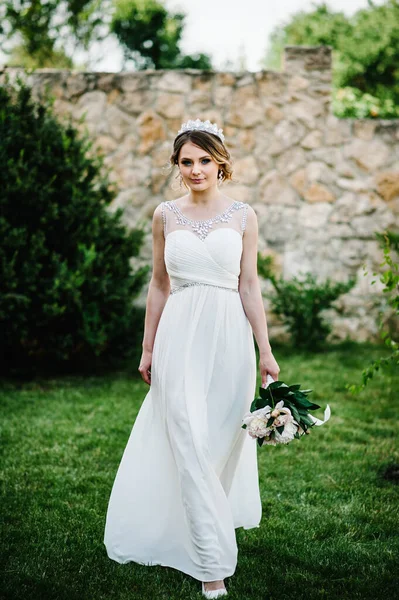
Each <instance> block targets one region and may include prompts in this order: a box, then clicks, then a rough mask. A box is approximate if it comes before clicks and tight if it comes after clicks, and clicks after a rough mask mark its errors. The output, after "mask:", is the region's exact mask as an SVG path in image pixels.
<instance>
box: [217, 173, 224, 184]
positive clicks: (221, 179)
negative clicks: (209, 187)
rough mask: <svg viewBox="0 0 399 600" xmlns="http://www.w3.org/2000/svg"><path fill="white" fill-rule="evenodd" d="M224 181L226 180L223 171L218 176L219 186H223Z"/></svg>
mask: <svg viewBox="0 0 399 600" xmlns="http://www.w3.org/2000/svg"><path fill="white" fill-rule="evenodd" d="M223 179H224V177H223V171H219V175H218V180H219V181H218V185H221V184H222V182H223Z"/></svg>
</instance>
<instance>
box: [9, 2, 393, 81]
mask: <svg viewBox="0 0 399 600" xmlns="http://www.w3.org/2000/svg"><path fill="white" fill-rule="evenodd" d="M315 3H316V2H314V0H273V1H271V0H164V6H166V8H167V9H168V10H170V11H171V12H177V11H179V12H183V13H184V14H185V15H186V20H185V28H184V32H183V37H182V41H181V44H180V48H181V51H182V52H183V53H184V54H195V53H198V52H204V53H205V54H209V55H210V56H211V59H212V66H213V67H214V68H215V69H216V70H224V68H225V67H226V64H227V61H230V62H233V64H234V65H238V64H239V63H240V64H243V67H242V68H243V69H245V70H248V71H260V70H261V69H262V64H261V59H262V58H263V57H264V56H265V54H266V50H267V42H268V37H269V35H270V33H271V32H272V30H273V29H274V28H275V27H276V25H281V24H283V23H284V22H286V21H287V20H288V19H289V17H290V15H292V14H293V13H295V12H298V11H299V10H304V11H310V10H311V9H312V7H313V6H314V4H315ZM320 3H321V0H320V1H318V2H317V4H320ZM383 3H384V0H374V4H383ZM327 4H328V6H329V7H330V8H331V9H332V10H334V11H343V12H344V13H345V14H346V15H348V16H350V15H352V14H353V13H354V12H356V11H357V10H358V9H360V8H366V7H367V0H327ZM90 56H91V57H92V58H93V60H92V62H91V65H90V68H91V69H92V70H95V71H108V72H118V71H120V70H121V69H122V64H123V55H122V51H121V49H120V47H119V46H118V43H117V41H116V39H113V36H109V38H108V39H107V40H105V41H104V42H103V43H102V44H101V45H100V44H96V45H94V46H93V48H92V50H91V52H90ZM74 58H75V59H76V60H77V62H80V59H83V55H82V56H79V54H76V55H75V56H74ZM3 60H4V56H1V55H0V62H2V61H3Z"/></svg>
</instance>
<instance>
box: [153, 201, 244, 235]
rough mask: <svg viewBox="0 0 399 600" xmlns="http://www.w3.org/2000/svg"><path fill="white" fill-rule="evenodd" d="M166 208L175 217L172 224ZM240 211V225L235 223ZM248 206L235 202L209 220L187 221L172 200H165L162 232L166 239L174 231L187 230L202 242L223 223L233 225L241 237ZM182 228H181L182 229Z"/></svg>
mask: <svg viewBox="0 0 399 600" xmlns="http://www.w3.org/2000/svg"><path fill="white" fill-rule="evenodd" d="M166 208H168V209H169V211H171V212H172V213H174V215H175V221H174V223H172V222H171V220H170V219H169V218H168V217H167V212H166ZM240 210H242V217H241V221H240V223H239V222H238V221H237V218H236V216H235V215H236V214H237V215H238V211H240ZM247 212H248V204H246V203H244V202H240V201H238V200H235V201H234V202H233V203H232V204H230V206H228V207H227V208H226V209H225V210H224V211H223V212H222V213H220V214H218V215H215V216H214V217H211V218H210V219H206V220H202V221H198V220H193V219H189V218H188V217H186V216H185V215H184V214H183V213H182V211H181V210H180V208H179V207H178V206H177V204H176V203H175V202H174V200H167V201H166V202H162V220H163V232H164V237H165V239H166V237H167V235H168V233H170V232H171V231H175V230H176V229H184V228H185V229H187V227H188V228H189V230H190V231H192V232H193V233H195V234H196V235H197V236H198V237H199V238H200V239H201V240H204V239H205V238H206V237H207V235H208V234H209V233H210V232H211V231H214V230H215V227H214V226H215V225H216V226H218V225H219V226H220V225H221V226H223V223H229V222H232V225H235V229H236V231H237V233H240V234H241V236H243V235H244V231H245V226H246V221H247ZM182 226H183V227H182Z"/></svg>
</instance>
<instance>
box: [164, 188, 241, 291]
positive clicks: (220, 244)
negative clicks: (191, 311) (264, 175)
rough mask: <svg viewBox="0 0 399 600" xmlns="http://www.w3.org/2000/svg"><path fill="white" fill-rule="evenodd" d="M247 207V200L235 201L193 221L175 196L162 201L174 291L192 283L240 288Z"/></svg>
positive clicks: (166, 245) (168, 269)
mask: <svg viewBox="0 0 399 600" xmlns="http://www.w3.org/2000/svg"><path fill="white" fill-rule="evenodd" d="M166 209H168V211H167V210H166ZM247 209H248V204H245V203H244V202H239V201H235V202H233V203H232V204H231V205H230V206H229V207H228V208H227V209H226V210H225V211H224V212H223V213H220V214H219V215H215V216H214V217H212V218H210V219H207V220H203V221H194V220H192V219H189V218H187V217H186V216H185V215H184V214H183V213H182V212H181V210H180V209H179V207H178V206H177V205H176V203H175V202H174V201H173V200H169V201H167V202H163V203H162V215H163V224H164V236H165V265H166V270H167V272H168V274H169V277H170V281H171V294H173V293H175V292H177V291H180V290H181V289H184V288H185V287H189V286H192V285H213V286H216V287H220V288H223V289H229V290H232V291H235V292H238V278H239V275H240V262H241V254H242V238H243V235H244V231H245V225H246V215H247Z"/></svg>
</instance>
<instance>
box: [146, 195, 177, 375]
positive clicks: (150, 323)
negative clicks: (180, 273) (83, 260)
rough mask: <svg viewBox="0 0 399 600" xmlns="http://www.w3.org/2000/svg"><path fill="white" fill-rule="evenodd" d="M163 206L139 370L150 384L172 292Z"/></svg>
mask: <svg viewBox="0 0 399 600" xmlns="http://www.w3.org/2000/svg"><path fill="white" fill-rule="evenodd" d="M161 211H162V207H161V205H160V204H159V205H158V206H157V207H156V209H155V211H154V214H153V218H152V256H153V268H152V277H151V280H150V284H149V288H148V295H147V301H146V312H145V321H144V337H143V343H142V346H143V354H142V357H141V360H140V366H139V368H138V370H139V371H140V373H141V376H142V378H143V379H144V381H145V382H146V383H148V384H150V383H151V373H150V367H151V360H152V349H153V346H154V340H155V334H156V331H157V328H158V323H159V320H160V318H161V315H162V311H163V309H164V306H165V304H166V301H167V299H168V297H169V294H170V279H169V275H168V272H167V270H166V266H165V259H164V248H165V239H164V234H163V221H162V212H161Z"/></svg>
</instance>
